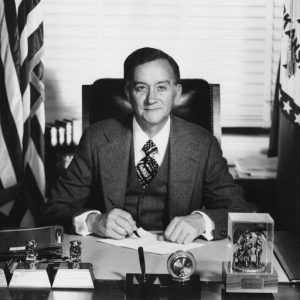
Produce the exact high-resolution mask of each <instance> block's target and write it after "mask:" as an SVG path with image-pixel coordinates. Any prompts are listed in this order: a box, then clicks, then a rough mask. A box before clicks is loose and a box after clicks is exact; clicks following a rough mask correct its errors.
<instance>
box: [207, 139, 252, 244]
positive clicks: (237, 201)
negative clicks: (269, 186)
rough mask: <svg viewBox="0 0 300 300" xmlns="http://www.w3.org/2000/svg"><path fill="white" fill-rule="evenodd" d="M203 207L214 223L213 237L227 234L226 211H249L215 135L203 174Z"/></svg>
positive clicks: (219, 237) (248, 205)
mask: <svg viewBox="0 0 300 300" xmlns="http://www.w3.org/2000/svg"><path fill="white" fill-rule="evenodd" d="M203 204H204V208H203V209H201V211H203V212H204V213H206V214H207V215H208V216H209V217H210V218H211V219H212V220H213V222H214V224H215V231H214V232H213V235H214V239H221V238H225V237H226V236H227V228H228V212H249V211H251V210H252V208H251V205H250V204H248V203H246V202H245V201H244V195H243V191H242V189H241V187H240V186H238V185H237V184H235V183H234V181H233V178H232V176H231V174H230V173H229V170H228V165H227V161H226V159H225V158H224V157H223V156H222V150H221V148H220V145H219V143H218V141H217V140H216V138H215V137H213V138H212V141H211V144H210V147H209V151H208V157H207V162H206V168H205V174H204V191H203Z"/></svg>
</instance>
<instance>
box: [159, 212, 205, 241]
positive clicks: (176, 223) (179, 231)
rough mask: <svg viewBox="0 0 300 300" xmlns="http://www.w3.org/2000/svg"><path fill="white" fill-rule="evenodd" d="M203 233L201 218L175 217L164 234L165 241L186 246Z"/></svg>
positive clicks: (192, 216)
mask: <svg viewBox="0 0 300 300" xmlns="http://www.w3.org/2000/svg"><path fill="white" fill-rule="evenodd" d="M203 232H204V224H203V220H202V218H201V216H195V215H191V216H184V217H175V218H174V219H173V220H172V221H171V222H170V224H169V226H168V227H167V229H166V230H165V232H164V236H165V238H166V240H168V241H171V242H176V243H179V244H188V243H191V242H192V241H193V240H194V239H196V238H197V237H198V236H199V235H201V234H202V233H203Z"/></svg>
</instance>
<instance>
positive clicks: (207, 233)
mask: <svg viewBox="0 0 300 300" xmlns="http://www.w3.org/2000/svg"><path fill="white" fill-rule="evenodd" d="M194 214H197V215H199V216H201V217H202V219H203V222H204V228H205V229H204V232H203V233H202V234H201V235H202V236H203V237H204V238H206V239H207V240H208V241H210V240H213V238H214V236H213V231H214V229H215V224H214V222H213V221H212V220H211V218H210V217H209V216H208V215H207V214H206V213H204V212H202V211H200V210H195V211H193V212H192V215H194Z"/></svg>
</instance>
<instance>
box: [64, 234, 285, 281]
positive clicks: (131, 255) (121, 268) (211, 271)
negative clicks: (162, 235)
mask: <svg viewBox="0 0 300 300" xmlns="http://www.w3.org/2000/svg"><path fill="white" fill-rule="evenodd" d="M75 239H76V240H81V242H82V255H81V258H82V261H83V262H91V263H92V264H93V266H94V274H95V278H96V279H104V280H107V279H109V280H122V279H125V276H126V273H140V272H141V270H140V265H139V258H138V253H137V251H136V250H134V249H128V248H123V247H117V246H112V245H109V244H106V243H101V242H97V240H98V238H97V237H94V236H86V237H80V236H77V235H65V238H64V241H63V244H64V247H63V249H64V255H66V256H68V255H69V253H68V251H69V245H70V241H71V240H75ZM198 242H199V243H202V244H203V245H204V246H203V247H200V248H196V249H192V250H190V252H191V253H192V254H193V255H194V257H195V259H196V264H197V266H196V273H198V274H199V275H200V279H201V280H202V281H214V282H220V281H222V261H226V254H227V252H226V250H227V245H228V240H227V239H224V240H218V241H209V242H207V241H203V240H199V241H198ZM168 257H169V254H167V255H158V254H152V253H145V263H146V272H147V273H159V274H167V273H168V271H167V260H168ZM274 267H275V269H276V271H277V273H278V279H279V282H288V278H287V277H286V275H285V273H284V271H283V270H282V268H281V267H280V265H279V263H278V261H277V260H276V259H274Z"/></svg>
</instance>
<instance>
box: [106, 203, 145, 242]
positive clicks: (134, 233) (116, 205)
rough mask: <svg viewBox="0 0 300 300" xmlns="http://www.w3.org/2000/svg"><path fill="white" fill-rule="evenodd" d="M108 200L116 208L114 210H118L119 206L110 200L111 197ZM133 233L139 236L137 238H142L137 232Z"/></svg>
mask: <svg viewBox="0 0 300 300" xmlns="http://www.w3.org/2000/svg"><path fill="white" fill-rule="evenodd" d="M107 200H108V201H109V202H110V204H111V205H112V206H113V207H114V208H118V206H117V205H116V204H115V203H114V202H113V200H111V199H110V197H107ZM133 233H134V234H135V235H136V236H137V237H139V238H140V237H141V236H140V235H139V234H138V232H137V230H133Z"/></svg>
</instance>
